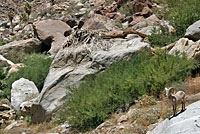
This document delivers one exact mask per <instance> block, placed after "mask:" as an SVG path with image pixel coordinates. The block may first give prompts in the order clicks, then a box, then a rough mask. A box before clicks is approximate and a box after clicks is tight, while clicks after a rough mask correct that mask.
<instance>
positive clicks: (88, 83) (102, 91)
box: [65, 51, 197, 131]
mask: <svg viewBox="0 0 200 134" xmlns="http://www.w3.org/2000/svg"><path fill="white" fill-rule="evenodd" d="M196 67H197V63H196V62H195V61H193V60H191V59H187V57H186V56H182V58H180V57H178V56H172V55H168V54H166V53H165V52H163V51H161V52H160V51H158V52H156V54H155V55H152V54H151V53H150V52H149V51H148V52H143V53H141V54H138V55H135V56H134V57H133V58H132V59H131V60H130V61H120V62H116V63H113V64H112V65H111V66H110V67H109V68H108V69H107V70H105V71H104V72H102V73H98V74H95V75H91V76H89V77H87V78H85V81H84V82H83V83H82V84H80V86H79V88H71V90H70V91H69V92H70V93H69V96H68V97H67V98H68V99H67V101H66V104H67V105H66V106H65V112H66V119H67V120H69V123H70V124H71V125H72V126H73V127H75V128H77V129H78V130H80V131H85V130H88V129H91V128H95V127H97V126H98V125H99V124H101V123H102V122H103V121H105V120H106V119H107V118H108V117H109V116H110V115H111V113H112V112H114V111H115V110H116V109H118V108H123V107H126V106H127V104H130V103H133V102H134V101H135V99H137V98H138V97H139V96H141V95H143V94H149V95H154V96H156V97H157V96H159V94H160V92H161V91H162V90H163V89H164V87H165V86H166V85H167V84H172V83H175V82H179V81H181V80H184V79H185V77H187V76H188V75H190V74H191V70H193V69H194V68H196Z"/></svg>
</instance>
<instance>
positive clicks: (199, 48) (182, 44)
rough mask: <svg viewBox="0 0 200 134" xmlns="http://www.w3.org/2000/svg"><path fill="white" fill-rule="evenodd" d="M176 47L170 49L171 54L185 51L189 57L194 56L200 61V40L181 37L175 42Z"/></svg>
mask: <svg viewBox="0 0 200 134" xmlns="http://www.w3.org/2000/svg"><path fill="white" fill-rule="evenodd" d="M173 45H174V47H173V48H172V49H171V50H170V51H169V54H173V55H175V54H176V53H177V52H180V54H181V53H185V54H186V55H187V57H188V58H194V59H197V60H199V61H200V40H199V41H196V42H194V41H192V40H189V39H188V38H181V39H179V40H178V41H176V42H174V43H173Z"/></svg>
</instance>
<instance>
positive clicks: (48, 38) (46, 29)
mask: <svg viewBox="0 0 200 134" xmlns="http://www.w3.org/2000/svg"><path fill="white" fill-rule="evenodd" d="M34 28H35V31H36V33H37V36H38V38H39V39H40V40H42V41H43V42H44V43H45V44H46V45H47V46H50V45H51V49H50V50H49V53H50V54H51V55H53V56H54V55H55V54H56V53H57V52H58V50H59V49H60V47H61V46H62V43H63V42H64V40H65V36H64V33H65V32H66V31H70V30H71V28H70V26H69V25H67V24H66V23H65V22H63V21H60V20H52V19H48V20H43V21H37V22H35V23H34ZM51 42H52V43H51Z"/></svg>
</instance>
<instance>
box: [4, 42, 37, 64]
mask: <svg viewBox="0 0 200 134" xmlns="http://www.w3.org/2000/svg"><path fill="white" fill-rule="evenodd" d="M40 51H41V42H40V41H39V40H37V39H35V38H31V39H27V40H20V41H13V42H10V43H8V44H6V45H3V46H0V55H3V56H4V57H5V58H7V59H11V60H15V59H17V58H18V57H19V56H20V55H21V54H22V53H37V52H40Z"/></svg>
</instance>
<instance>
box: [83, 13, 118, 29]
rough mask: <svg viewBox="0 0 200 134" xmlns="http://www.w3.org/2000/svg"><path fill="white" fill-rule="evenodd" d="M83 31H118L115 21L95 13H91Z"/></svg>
mask: <svg viewBox="0 0 200 134" xmlns="http://www.w3.org/2000/svg"><path fill="white" fill-rule="evenodd" d="M83 29H91V30H98V29H105V30H113V29H116V26H115V23H114V21H112V20H110V19H109V18H108V17H105V16H102V15H100V14H96V13H94V11H91V12H90V13H89V14H88V15H87V18H86V20H85V23H84V25H83Z"/></svg>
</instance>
